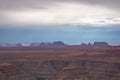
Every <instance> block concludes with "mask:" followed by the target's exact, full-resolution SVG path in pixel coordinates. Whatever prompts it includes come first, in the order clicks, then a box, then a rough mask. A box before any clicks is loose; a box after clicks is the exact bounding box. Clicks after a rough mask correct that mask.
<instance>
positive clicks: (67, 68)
mask: <svg viewBox="0 0 120 80" xmlns="http://www.w3.org/2000/svg"><path fill="white" fill-rule="evenodd" d="M0 79H1V80H120V63H113V62H105V61H88V60H76V61H72V60H50V61H43V62H14V63H11V64H2V65H1V66H0Z"/></svg>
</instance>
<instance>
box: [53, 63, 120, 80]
mask: <svg viewBox="0 0 120 80" xmlns="http://www.w3.org/2000/svg"><path fill="white" fill-rule="evenodd" d="M53 80H120V63H107V62H97V61H71V63H70V64H69V65H68V66H67V67H65V68H63V69H62V70H61V71H60V72H58V74H56V76H55V78H54V79H53Z"/></svg>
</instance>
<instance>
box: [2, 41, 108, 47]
mask: <svg viewBox="0 0 120 80" xmlns="http://www.w3.org/2000/svg"><path fill="white" fill-rule="evenodd" d="M67 45H68V44H65V43H64V42H62V41H55V42H41V43H0V47H30V46H31V47H39V46H67ZM80 46H109V44H108V43H107V42H94V43H93V44H91V43H88V44H86V43H82V44H80Z"/></svg>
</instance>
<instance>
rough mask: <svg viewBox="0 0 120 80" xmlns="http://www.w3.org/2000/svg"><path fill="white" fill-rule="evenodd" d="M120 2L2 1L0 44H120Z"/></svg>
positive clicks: (0, 9) (105, 0)
mask: <svg viewBox="0 0 120 80" xmlns="http://www.w3.org/2000/svg"><path fill="white" fill-rule="evenodd" d="M119 34H120V0H0V42H12V43H14V42H41V41H48V42H49V41H59V40H60V41H64V42H66V43H70V44H80V43H82V42H87V43H88V42H94V41H106V42H108V43H110V44H113V45H116V44H120V38H119Z"/></svg>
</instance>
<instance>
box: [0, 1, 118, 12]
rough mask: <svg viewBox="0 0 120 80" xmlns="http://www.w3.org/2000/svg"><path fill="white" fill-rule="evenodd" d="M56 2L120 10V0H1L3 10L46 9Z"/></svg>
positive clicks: (0, 6)
mask: <svg viewBox="0 0 120 80" xmlns="http://www.w3.org/2000/svg"><path fill="white" fill-rule="evenodd" d="M56 2H58V3H59V2H63V3H64V2H66V3H70V2H74V3H84V4H89V5H97V6H102V7H107V8H111V9H114V10H120V0H0V9H1V10H11V9H13V10H22V9H31V8H37V9H46V8H49V6H51V5H54V4H55V3H56Z"/></svg>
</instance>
